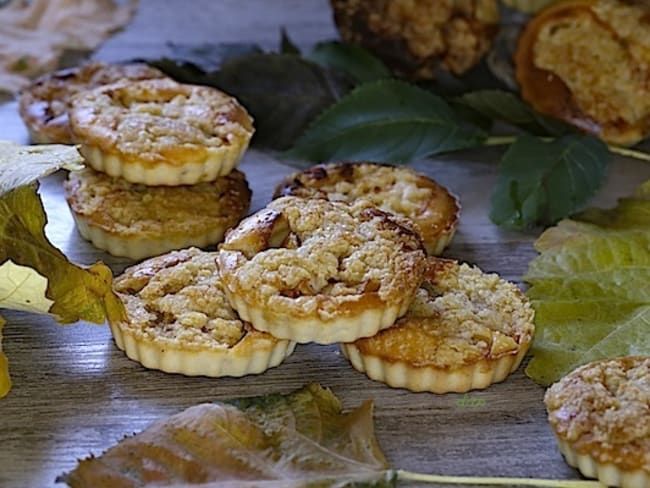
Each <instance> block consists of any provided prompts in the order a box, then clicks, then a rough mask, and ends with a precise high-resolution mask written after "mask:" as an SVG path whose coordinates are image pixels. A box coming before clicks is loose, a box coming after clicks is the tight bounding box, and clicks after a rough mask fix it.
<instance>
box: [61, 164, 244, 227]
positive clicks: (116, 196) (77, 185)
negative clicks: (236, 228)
mask: <svg viewBox="0 0 650 488" xmlns="http://www.w3.org/2000/svg"><path fill="white" fill-rule="evenodd" d="M64 187H65V193H66V199H67V200H68V203H69V204H70V207H71V209H72V211H73V212H75V213H76V214H78V215H80V216H81V217H84V218H87V219H89V221H90V223H91V224H92V225H94V226H97V227H100V228H101V229H103V230H105V231H107V232H111V233H115V234H118V235H121V236H133V237H140V238H142V237H146V236H149V235H151V236H172V235H177V234H183V233H189V234H196V233H197V232H198V233H201V234H203V233H206V232H208V231H210V230H212V229H214V228H223V229H224V231H225V229H227V228H229V227H231V226H233V225H235V224H237V222H239V219H240V218H241V217H242V216H243V215H245V214H246V212H247V211H248V207H249V204H250V199H251V191H250V189H249V188H248V183H247V182H246V177H245V176H244V174H243V173H242V172H241V171H238V170H233V171H232V172H230V173H229V174H228V175H226V176H222V177H220V178H217V179H216V180H214V181H212V182H210V183H199V184H196V185H192V186H175V187H166V186H155V187H153V186H146V185H140V184H131V183H128V182H126V181H124V180H122V179H119V178H111V177H110V176H107V175H106V174H104V173H100V172H98V171H94V170H92V169H90V168H85V169H83V170H82V171H79V172H71V173H70V175H69V177H68V180H67V181H66V182H65V183H64ZM197 209H200V210H201V211H200V212H197Z"/></svg>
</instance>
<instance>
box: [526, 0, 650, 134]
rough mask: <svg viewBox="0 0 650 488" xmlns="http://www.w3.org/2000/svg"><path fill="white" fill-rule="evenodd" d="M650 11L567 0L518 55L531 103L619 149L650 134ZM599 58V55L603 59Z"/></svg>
mask: <svg viewBox="0 0 650 488" xmlns="http://www.w3.org/2000/svg"><path fill="white" fill-rule="evenodd" d="M648 18H650V4H649V3H648V2H647V1H639V0H567V1H561V2H556V3H553V4H551V5H550V6H549V7H547V8H545V9H544V10H542V11H541V12H540V13H539V14H537V15H536V16H535V17H534V18H533V19H532V20H531V21H530V22H529V23H528V24H527V25H526V28H525V29H524V31H523V33H522V35H521V36H520V37H519V41H518V43H517V50H516V54H515V63H516V68H517V69H516V75H517V81H518V83H519V85H520V87H521V94H522V97H523V98H524V100H526V101H527V102H528V103H530V104H531V105H532V106H533V108H534V109H535V110H537V111H538V112H541V113H543V114H547V115H550V116H552V117H556V118H558V119H562V120H564V121H566V122H568V123H570V124H573V125H575V126H577V127H579V128H580V129H582V130H584V131H585V132H590V133H593V134H595V135H597V136H598V137H600V138H601V139H603V140H605V141H607V142H609V143H613V144H623V145H631V144H635V143H637V142H639V141H640V140H642V139H643V138H645V137H647V136H648V135H650V83H649V82H648V80H649V79H650V29H648ZM596 53H597V54H596Z"/></svg>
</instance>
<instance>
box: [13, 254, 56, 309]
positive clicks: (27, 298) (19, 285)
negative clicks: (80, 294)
mask: <svg viewBox="0 0 650 488" xmlns="http://www.w3.org/2000/svg"><path fill="white" fill-rule="evenodd" d="M46 290H47V278H45V277H44V276H43V275H41V274H39V273H38V272H37V271H35V270H33V269H32V268H29V267H27V266H18V265H17V264H16V263H14V262H13V261H11V260H8V261H5V262H4V263H2V264H0V308H10V309H13V310H24V311H25V312H36V313H48V312H49V310H50V307H51V306H52V304H53V303H54V302H53V301H52V300H50V299H49V298H47V297H46V296H45V292H46Z"/></svg>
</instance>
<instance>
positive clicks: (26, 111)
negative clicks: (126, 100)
mask: <svg viewBox="0 0 650 488" xmlns="http://www.w3.org/2000/svg"><path fill="white" fill-rule="evenodd" d="M164 77H165V75H164V74H163V73H162V72H160V71H158V70H157V69H155V68H151V67H149V66H147V65H146V64H117V65H109V64H105V63H97V62H93V63H87V64H84V65H83V66H80V67H78V68H70V69H65V70H61V71H56V72H54V73H51V74H48V75H45V76H42V77H41V78H39V79H37V80H35V81H34V82H33V83H32V84H31V85H30V86H28V87H27V88H25V89H24V90H23V91H22V92H21V93H20V96H19V101H18V107H19V111H20V116H21V117H22V119H23V121H24V122H25V125H26V126H27V129H28V130H29V134H30V136H31V140H32V142H34V143H38V144H53V143H57V144H72V143H73V140H72V135H71V133H70V128H69V126H68V108H69V105H70V100H71V98H72V97H73V96H74V95H76V94H77V93H79V92H82V91H84V90H90V89H92V88H96V87H98V86H102V85H108V84H111V83H115V82H118V81H122V80H146V79H151V78H164Z"/></svg>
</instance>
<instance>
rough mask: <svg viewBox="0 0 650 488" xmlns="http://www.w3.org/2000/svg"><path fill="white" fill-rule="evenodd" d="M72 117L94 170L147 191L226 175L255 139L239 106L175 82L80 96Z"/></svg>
mask: <svg viewBox="0 0 650 488" xmlns="http://www.w3.org/2000/svg"><path fill="white" fill-rule="evenodd" d="M69 117H70V129H71V131H72V134H73V137H74V139H75V141H77V142H80V143H81V148H80V152H81V153H82V154H83V156H84V157H85V158H86V160H87V161H88V164H90V166H92V167H93V168H95V169H96V170H97V171H101V172H104V173H107V174H108V175H110V176H115V177H121V178H124V179H125V180H127V181H128V182H130V183H143V184H145V185H168V186H175V185H193V184H195V183H199V182H206V181H213V180H214V179H216V178H218V177H219V176H223V175H226V174H228V173H229V172H230V171H231V170H232V169H233V168H234V167H235V165H237V163H238V162H239V160H240V159H241V157H242V155H243V154H244V151H245V150H246V148H247V147H248V143H249V141H250V138H251V136H252V135H253V121H252V119H251V117H250V116H249V115H248V113H247V112H246V110H245V109H244V108H243V107H242V106H241V105H240V104H239V103H238V102H237V100H235V99H234V98H232V97H230V96H228V95H226V94H225V93H223V92H221V91H219V90H217V89H215V88H210V87H207V86H195V85H185V84H180V83H176V82H175V81H172V80H170V79H161V80H144V81H136V82H129V83H117V84H113V85H107V86H103V87H99V88H96V89H94V90H90V91H86V92H83V93H80V94H78V95H77V96H76V97H74V98H73V99H72V103H71V108H70V111H69Z"/></svg>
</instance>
